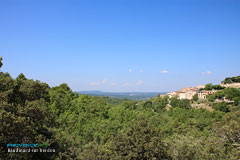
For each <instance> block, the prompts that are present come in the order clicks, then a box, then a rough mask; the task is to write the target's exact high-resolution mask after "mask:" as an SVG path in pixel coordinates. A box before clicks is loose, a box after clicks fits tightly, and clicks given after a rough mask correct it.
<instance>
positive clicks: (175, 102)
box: [170, 97, 191, 109]
mask: <svg viewBox="0 0 240 160" xmlns="http://www.w3.org/2000/svg"><path fill="white" fill-rule="evenodd" d="M170 105H171V106H172V107H179V108H185V109H189V108H191V103H190V101H189V100H188V99H182V100H180V99H178V98H177V97H174V98H172V99H171V102H170Z"/></svg>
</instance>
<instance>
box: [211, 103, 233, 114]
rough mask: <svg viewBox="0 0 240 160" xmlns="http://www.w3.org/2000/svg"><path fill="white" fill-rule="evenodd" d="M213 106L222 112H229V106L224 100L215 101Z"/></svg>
mask: <svg viewBox="0 0 240 160" xmlns="http://www.w3.org/2000/svg"><path fill="white" fill-rule="evenodd" d="M213 108H214V109H216V110H219V111H222V112H229V111H230V110H229V106H228V104H227V103H226V102H221V103H215V104H213Z"/></svg>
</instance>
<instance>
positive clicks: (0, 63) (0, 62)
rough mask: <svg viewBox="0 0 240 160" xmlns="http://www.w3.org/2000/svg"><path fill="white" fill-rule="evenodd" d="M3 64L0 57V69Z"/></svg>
mask: <svg viewBox="0 0 240 160" xmlns="http://www.w3.org/2000/svg"><path fill="white" fill-rule="evenodd" d="M2 65H3V63H2V57H0V68H1V67H2Z"/></svg>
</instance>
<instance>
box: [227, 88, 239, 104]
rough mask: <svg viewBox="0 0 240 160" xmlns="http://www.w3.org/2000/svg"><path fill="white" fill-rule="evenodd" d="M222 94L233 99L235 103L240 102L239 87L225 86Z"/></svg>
mask: <svg viewBox="0 0 240 160" xmlns="http://www.w3.org/2000/svg"><path fill="white" fill-rule="evenodd" d="M224 95H225V97H226V98H227V99H228V100H232V101H234V103H235V104H236V105H238V104H240V89H237V88H226V89H224Z"/></svg>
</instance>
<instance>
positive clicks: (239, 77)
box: [222, 76, 240, 84]
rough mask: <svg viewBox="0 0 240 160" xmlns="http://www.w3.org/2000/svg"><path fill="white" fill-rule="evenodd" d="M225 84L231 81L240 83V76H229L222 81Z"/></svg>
mask: <svg viewBox="0 0 240 160" xmlns="http://www.w3.org/2000/svg"><path fill="white" fill-rule="evenodd" d="M222 83H223V84H229V83H240V76H236V77H227V78H225V80H224V81H222Z"/></svg>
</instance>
